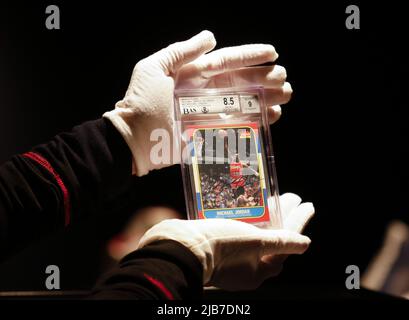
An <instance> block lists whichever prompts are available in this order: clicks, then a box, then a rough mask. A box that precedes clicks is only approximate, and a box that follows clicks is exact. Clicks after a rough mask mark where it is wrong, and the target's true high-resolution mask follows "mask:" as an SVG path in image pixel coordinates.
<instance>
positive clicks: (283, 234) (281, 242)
mask: <svg viewBox="0 0 409 320" xmlns="http://www.w3.org/2000/svg"><path fill="white" fill-rule="evenodd" d="M261 231H262V232H260V240H261V241H262V243H263V252H262V254H261V256H262V257H263V256H265V255H269V254H302V253H304V252H305V251H306V250H307V249H308V247H309V245H310V243H311V240H310V238H308V237H306V236H303V235H301V234H299V233H297V232H294V231H290V230H275V231H273V232H272V231H271V230H261Z"/></svg>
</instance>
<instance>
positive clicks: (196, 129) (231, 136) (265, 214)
mask: <svg viewBox="0 0 409 320" xmlns="http://www.w3.org/2000/svg"><path fill="white" fill-rule="evenodd" d="M187 128H188V132H187V134H188V136H189V141H190V143H192V144H193V145H192V147H191V148H190V150H191V161H190V162H191V165H192V171H193V180H194V183H193V186H194V195H195V200H196V201H195V202H196V210H197V214H198V218H199V219H207V218H230V219H238V220H245V221H246V222H251V223H259V222H268V221H269V220H270V216H269V210H268V201H266V199H267V196H268V193H267V186H266V181H265V172H264V161H263V155H262V149H261V141H260V136H259V126H258V123H257V122H243V123H240V124H234V125H227V124H224V125H218V126H216V125H211V124H210V125H190V126H188V127H187Z"/></svg>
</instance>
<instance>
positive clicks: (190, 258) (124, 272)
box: [89, 240, 203, 300]
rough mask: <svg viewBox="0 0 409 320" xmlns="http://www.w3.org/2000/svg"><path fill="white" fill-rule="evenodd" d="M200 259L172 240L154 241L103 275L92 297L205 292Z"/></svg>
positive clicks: (161, 297)
mask: <svg viewBox="0 0 409 320" xmlns="http://www.w3.org/2000/svg"><path fill="white" fill-rule="evenodd" d="M202 283H203V270H202V266H201V264H200V262H199V260H198V259H197V258H196V256H194V254H193V253H192V252H191V251H190V250H188V249H187V248H186V247H184V246H183V245H182V244H180V243H178V242H176V241H173V240H161V241H157V242H154V243H152V244H150V245H148V246H146V247H144V248H143V249H140V250H136V251H134V252H132V253H130V254H129V255H127V256H126V257H125V258H124V259H122V261H121V262H120V263H119V265H118V266H117V267H115V269H113V270H112V271H111V272H109V273H108V274H106V275H105V276H103V277H102V278H101V279H100V280H99V281H98V283H97V285H96V286H95V288H94V290H93V293H92V294H91V296H90V297H89V298H90V299H110V300H111V299H140V300H151V299H155V300H158V299H159V300H165V299H166V300H179V299H186V300H194V299H199V298H201V296H202V293H203V286H202Z"/></svg>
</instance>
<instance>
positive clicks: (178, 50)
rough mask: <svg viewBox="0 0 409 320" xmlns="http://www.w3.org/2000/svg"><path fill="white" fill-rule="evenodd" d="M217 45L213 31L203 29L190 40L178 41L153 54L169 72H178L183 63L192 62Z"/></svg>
mask: <svg viewBox="0 0 409 320" xmlns="http://www.w3.org/2000/svg"><path fill="white" fill-rule="evenodd" d="M215 46H216V39H215V37H214V35H213V33H212V32H210V31H207V30H205V31H202V32H200V33H199V34H197V35H195V36H194V37H192V38H190V39H189V40H186V41H182V42H176V43H173V44H171V45H170V46H168V47H167V48H165V49H162V50H160V51H159V52H157V53H155V54H154V55H152V58H154V57H155V58H157V62H158V63H159V64H160V67H161V68H162V69H163V71H164V72H165V73H166V74H167V75H170V74H173V73H176V72H177V71H178V70H179V69H180V68H181V67H182V66H183V65H185V64H186V63H189V62H192V61H193V60H195V59H197V58H198V57H200V56H201V55H203V54H205V53H207V52H209V51H211V50H213V49H214V47H215Z"/></svg>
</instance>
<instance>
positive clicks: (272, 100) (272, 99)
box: [264, 82, 293, 105]
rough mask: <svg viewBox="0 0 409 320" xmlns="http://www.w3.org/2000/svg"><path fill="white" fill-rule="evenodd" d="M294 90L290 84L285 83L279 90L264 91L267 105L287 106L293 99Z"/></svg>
mask: <svg viewBox="0 0 409 320" xmlns="http://www.w3.org/2000/svg"><path fill="white" fill-rule="evenodd" d="M292 93H293V89H292V88H291V85H290V83H289V82H285V83H284V85H283V86H281V87H279V88H272V89H271V88H270V89H266V90H265V91H264V98H265V101H266V104H267V105H277V104H286V103H287V102H288V101H290V99H291V95H292Z"/></svg>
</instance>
